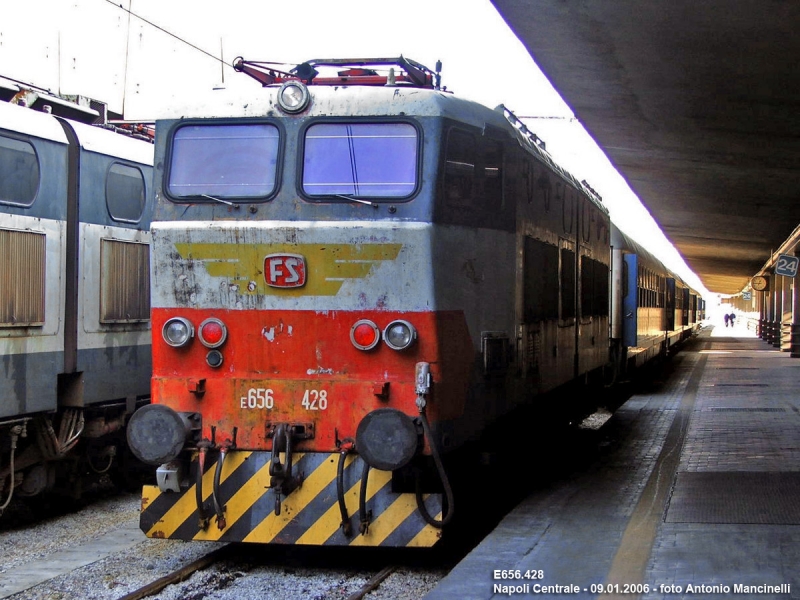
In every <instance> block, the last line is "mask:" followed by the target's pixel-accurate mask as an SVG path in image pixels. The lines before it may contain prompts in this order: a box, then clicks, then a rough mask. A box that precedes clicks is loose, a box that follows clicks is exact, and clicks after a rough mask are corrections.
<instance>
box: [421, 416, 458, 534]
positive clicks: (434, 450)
mask: <svg viewBox="0 0 800 600" xmlns="http://www.w3.org/2000/svg"><path fill="white" fill-rule="evenodd" d="M419 415H420V418H421V420H422V429H423V431H424V432H425V437H426V438H427V439H428V443H429V444H430V446H431V454H433V462H434V463H435V464H436V470H437V471H438V473H439V479H440V480H441V482H442V487H443V488H444V493H445V498H446V501H447V513H445V514H444V515H443V516H442V520H441V521H437V520H436V519H434V518H433V517H432V516H431V514H430V513H429V512H428V508H427V507H426V506H425V500H424V498H423V497H422V481H421V479H422V478H421V477H420V476H418V477H417V509H418V510H419V512H420V514H421V515H422V518H423V519H425V522H426V523H428V524H429V525H431V526H433V527H436V528H437V529H441V528H442V527H444V526H445V525H447V524H448V523H449V522H450V520H451V519H452V518H453V488H452V487H451V486H450V480H449V479H448V477H447V473H446V472H445V470H444V464H443V463H442V457H441V456H440V455H439V448H438V447H437V446H436V442H435V441H434V439H433V435H431V427H430V425H429V424H428V417H427V416H426V415H425V405H424V403H422V406H420V409H419Z"/></svg>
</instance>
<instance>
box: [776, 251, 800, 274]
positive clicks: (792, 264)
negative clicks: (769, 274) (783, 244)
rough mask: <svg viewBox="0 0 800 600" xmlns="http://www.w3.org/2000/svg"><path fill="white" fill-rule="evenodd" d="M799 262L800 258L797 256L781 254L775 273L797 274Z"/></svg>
mask: <svg viewBox="0 0 800 600" xmlns="http://www.w3.org/2000/svg"><path fill="white" fill-rule="evenodd" d="M798 262H800V258H798V257H796V256H790V255H788V254H781V255H779V256H778V262H777V263H776V264H775V275H783V276H784V277H794V276H795V275H797V263H798Z"/></svg>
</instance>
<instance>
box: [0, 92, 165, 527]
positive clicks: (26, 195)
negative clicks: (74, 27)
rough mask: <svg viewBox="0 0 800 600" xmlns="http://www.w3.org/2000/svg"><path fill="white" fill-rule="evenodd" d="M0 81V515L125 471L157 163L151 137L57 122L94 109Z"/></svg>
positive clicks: (138, 396) (140, 372) (145, 355)
mask: <svg viewBox="0 0 800 600" xmlns="http://www.w3.org/2000/svg"><path fill="white" fill-rule="evenodd" d="M3 81H4V85H3V87H2V92H4V93H5V92H6V91H10V92H11V93H13V98H10V100H12V102H11V103H9V102H0V364H2V368H0V493H1V494H2V495H1V496H0V498H2V499H1V500H0V502H2V505H0V511H1V510H2V509H5V508H6V507H7V506H8V505H9V503H10V501H11V499H12V496H15V495H16V496H17V497H31V496H38V495H40V494H43V493H44V492H51V491H58V492H60V493H62V494H67V495H69V496H72V497H77V496H79V495H80V491H81V486H82V483H83V482H84V481H87V480H90V479H91V478H98V477H99V476H100V475H101V474H102V473H110V474H111V475H112V476H113V478H114V479H115V480H116V481H118V482H120V483H124V482H125V480H126V478H127V475H128V474H129V471H128V469H129V467H130V464H128V463H127V462H126V457H128V460H131V461H132V460H133V457H132V455H130V453H129V452H127V451H126V447H127V443H126V440H125V435H124V427H125V425H126V422H127V418H128V417H129V416H130V414H132V413H133V411H134V410H135V409H136V408H137V407H139V406H142V405H144V404H145V403H147V402H148V401H149V395H150V392H149V378H150V372H151V358H150V330H149V327H150V325H149V319H150V314H149V310H150V299H149V251H150V250H149V235H150V234H149V231H148V229H149V221H150V213H151V207H152V201H149V200H148V198H150V197H151V194H150V185H151V183H150V181H151V178H152V160H153V144H152V142H151V141H147V140H143V139H135V138H133V137H132V136H131V135H120V134H118V133H115V132H112V131H107V130H105V129H103V128H98V127H94V126H91V125H88V124H86V123H83V122H80V121H77V120H73V119H67V118H64V117H61V116H56V113H59V112H61V113H62V114H63V113H65V112H66V113H69V114H71V115H72V116H74V117H81V116H82V117H84V118H86V119H87V120H89V121H91V120H94V119H96V118H98V117H99V116H100V115H99V112H98V111H97V110H96V109H94V108H91V107H90V106H88V105H87V106H84V105H78V104H76V103H72V102H68V101H66V100H64V99H62V98H58V97H54V96H51V95H48V94H45V93H43V92H42V93H39V92H36V91H33V90H30V89H27V88H24V87H22V86H18V85H17V84H15V83H13V82H10V81H8V82H5V80H3ZM4 99H6V98H4ZM18 103H21V104H23V105H24V106H19V105H18ZM35 108H39V110H36V109H35ZM51 112H52V113H53V114H49V113H51Z"/></svg>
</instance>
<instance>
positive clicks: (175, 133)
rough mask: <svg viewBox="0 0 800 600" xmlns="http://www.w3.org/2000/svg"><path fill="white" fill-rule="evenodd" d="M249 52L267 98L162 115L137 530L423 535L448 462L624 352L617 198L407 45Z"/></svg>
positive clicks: (447, 512) (230, 536)
mask: <svg viewBox="0 0 800 600" xmlns="http://www.w3.org/2000/svg"><path fill="white" fill-rule="evenodd" d="M236 67H237V69H239V70H242V71H246V72H248V73H249V74H251V75H253V76H254V77H256V78H257V79H259V81H260V82H261V83H262V84H263V85H264V87H263V89H261V90H258V89H254V90H253V92H252V93H251V94H249V95H248V97H247V98H245V99H242V98H233V97H230V96H225V95H223V96H220V97H218V98H217V99H216V100H217V101H216V103H214V104H212V105H208V106H205V107H201V108H200V109H198V110H197V112H196V113H191V112H190V113H182V114H188V115H190V116H187V117H185V118H175V119H172V120H163V121H159V122H158V123H157V126H156V129H157V136H156V165H157V167H156V175H155V193H156V196H157V199H156V208H155V215H154V221H153V225H152V234H153V260H152V265H153V293H152V318H153V331H154V338H153V362H154V364H153V369H154V372H153V382H152V392H153V404H152V405H151V406H149V407H146V408H145V409H143V410H142V411H139V412H138V413H137V414H136V415H135V416H134V418H133V419H132V420H131V427H130V429H129V434H128V437H129V440H130V443H131V446H132V448H133V449H134V450H135V452H136V453H137V455H138V456H139V457H140V458H141V459H143V460H145V461H148V462H150V463H151V464H154V465H159V467H158V486H152V487H149V486H148V487H146V488H145V490H144V498H143V512H142V516H141V526H142V528H143V530H144V531H145V532H146V533H147V535H149V536H152V537H166V538H179V539H196V540H222V541H245V542H271V543H284V544H333V545H345V544H349V545H389V546H429V545H432V544H434V543H435V542H436V541H437V540H438V539H439V536H440V528H441V527H442V524H443V522H447V521H448V520H449V519H450V517H451V515H452V511H453V508H454V504H455V503H457V498H455V499H454V498H453V497H452V493H451V488H450V486H449V484H448V477H447V471H446V468H445V467H444V463H443V460H442V456H443V455H444V454H445V453H447V452H449V451H451V450H454V449H456V448H459V447H461V446H462V445H463V444H464V443H465V442H467V441H469V440H471V439H475V437H476V436H478V435H479V434H480V433H481V432H482V431H483V430H484V428H485V427H486V425H487V424H488V423H489V422H491V421H492V420H494V419H496V418H497V417H498V416H500V415H503V414H505V413H508V412H509V411H511V410H512V409H514V408H515V407H517V406H519V405H520V404H522V403H525V402H530V401H532V400H534V399H535V398H537V397H538V396H539V395H540V394H541V393H543V392H545V391H549V390H553V389H555V388H556V387H558V386H560V385H562V384H564V383H566V382H570V381H574V380H576V379H578V378H581V377H583V376H589V375H590V374H594V373H599V372H600V371H601V368H602V367H603V366H605V365H606V364H607V362H608V348H609V265H610V252H609V241H610V240H609V236H610V223H609V217H608V213H607V211H606V209H605V208H604V207H603V206H602V204H601V203H600V201H599V198H598V197H597V196H596V195H595V194H594V193H593V192H592V191H591V190H590V189H589V188H588V187H586V186H584V185H582V184H581V183H579V182H577V181H576V180H575V179H574V178H572V177H571V176H570V175H568V174H567V173H565V172H564V171H563V170H561V169H560V168H559V167H557V166H556V165H555V164H554V163H553V161H552V160H551V158H550V157H549V155H548V154H547V152H545V151H544V149H543V148H542V147H541V146H540V144H539V143H538V141H537V139H536V137H535V136H534V135H533V134H531V133H529V132H528V131H527V129H526V128H525V126H524V125H523V124H522V123H521V122H519V121H518V120H517V119H516V118H515V117H514V116H513V115H512V114H511V113H510V112H509V111H508V110H506V109H504V108H503V107H498V109H496V110H491V109H488V108H486V107H484V106H481V105H479V104H476V103H473V102H470V101H467V100H463V99H459V98H456V97H455V96H453V95H452V94H450V93H447V92H445V91H443V90H442V89H439V85H438V73H434V72H431V71H430V70H428V69H426V68H425V67H423V66H422V65H419V64H417V63H414V62H413V61H409V60H406V59H403V58H400V59H397V60H390V61H384V60H380V61H311V62H309V63H304V64H303V65H300V66H299V67H297V68H295V69H294V70H292V72H291V73H286V72H281V71H277V70H275V69H272V68H271V67H270V66H269V65H267V66H265V65H259V64H256V63H249V62H246V61H242V60H239V61H238V62H237V63H236ZM330 67H333V68H334V69H336V70H337V72H336V73H335V74H334V75H332V76H326V75H324V74H323V71H324V70H325V69H328V68H330ZM381 69H382V70H383V74H379V72H378V71H379V70H381ZM386 71H388V73H387V72H386ZM561 401H562V402H564V403H567V402H569V401H570V400H569V398H567V397H563V398H561ZM431 482H433V483H431Z"/></svg>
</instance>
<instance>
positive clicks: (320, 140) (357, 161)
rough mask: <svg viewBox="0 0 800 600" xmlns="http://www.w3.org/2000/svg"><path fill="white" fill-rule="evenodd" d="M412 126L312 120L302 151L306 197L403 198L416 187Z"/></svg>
mask: <svg viewBox="0 0 800 600" xmlns="http://www.w3.org/2000/svg"><path fill="white" fill-rule="evenodd" d="M417 147H418V145H417V130H416V129H415V128H414V126H413V125H410V124H408V123H318V124H316V125H312V126H311V127H309V128H308V130H307V131H306V135H305V146H304V151H303V192H304V193H305V194H307V195H308V196H312V197H314V196H355V197H360V196H366V197H369V198H375V199H379V198H403V197H406V196H410V195H411V194H413V193H414V190H415V189H416V187H417Z"/></svg>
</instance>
